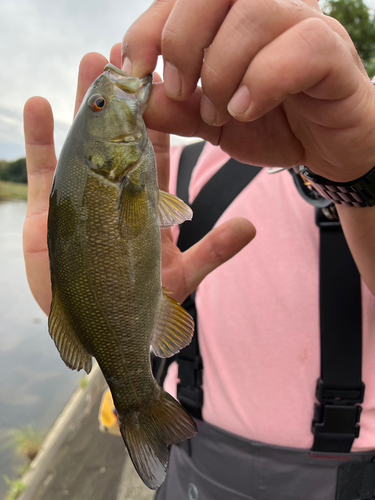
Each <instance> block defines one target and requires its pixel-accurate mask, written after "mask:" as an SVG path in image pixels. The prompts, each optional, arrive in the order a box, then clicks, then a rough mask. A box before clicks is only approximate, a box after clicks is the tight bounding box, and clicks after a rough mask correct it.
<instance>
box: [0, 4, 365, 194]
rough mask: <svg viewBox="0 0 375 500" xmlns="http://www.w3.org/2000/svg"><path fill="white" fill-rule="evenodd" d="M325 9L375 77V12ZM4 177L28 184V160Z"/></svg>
mask: <svg viewBox="0 0 375 500" xmlns="http://www.w3.org/2000/svg"><path fill="white" fill-rule="evenodd" d="M322 3H323V5H322V7H323V12H324V13H325V14H327V15H329V16H332V17H334V18H335V19H337V20H338V21H339V22H340V23H341V24H342V25H343V26H344V27H345V28H346V30H347V32H348V33H349V35H350V37H351V39H352V40H353V42H354V45H355V46H356V49H357V51H358V53H359V55H360V57H361V59H362V62H363V64H364V66H365V68H366V71H367V74H368V76H369V77H370V78H374V77H375V19H374V17H375V16H374V11H373V10H371V9H369V8H368V7H367V5H366V4H365V3H364V1H363V0H324V1H323V2H322ZM0 180H2V181H11V182H20V183H23V184H27V174H26V159H25V158H20V159H19V160H16V161H12V162H7V161H4V160H3V161H1V160H0Z"/></svg>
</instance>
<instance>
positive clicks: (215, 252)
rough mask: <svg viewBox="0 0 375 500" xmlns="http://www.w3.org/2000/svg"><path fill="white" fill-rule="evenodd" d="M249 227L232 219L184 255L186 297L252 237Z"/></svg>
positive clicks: (240, 218) (253, 228) (239, 219)
mask: <svg viewBox="0 0 375 500" xmlns="http://www.w3.org/2000/svg"><path fill="white" fill-rule="evenodd" d="M255 234H256V230H255V227H254V226H253V224H252V223H251V222H250V221H249V220H247V219H244V218H242V217H236V218H234V219H231V220H229V221H227V222H224V223H223V224H221V225H220V226H218V227H216V228H214V229H213V230H212V231H210V232H209V233H208V234H207V235H206V236H205V237H204V238H202V239H201V240H200V241H199V242H198V243H196V244H195V245H194V246H192V247H191V248H189V250H187V251H186V252H185V253H184V254H183V258H184V269H185V276H186V296H188V295H190V294H191V293H192V292H194V290H195V289H196V288H197V287H198V285H199V284H200V283H201V281H202V280H203V279H204V278H205V277H206V276H207V275H208V274H209V273H211V272H212V271H213V270H214V269H216V268H217V267H219V266H220V265H221V264H224V262H226V261H228V260H229V259H231V258H232V257H233V256H234V255H236V254H237V253H238V252H239V251H240V250H242V249H243V248H244V247H245V246H246V245H247V244H248V243H250V241H251V240H252V239H253V238H254V237H255Z"/></svg>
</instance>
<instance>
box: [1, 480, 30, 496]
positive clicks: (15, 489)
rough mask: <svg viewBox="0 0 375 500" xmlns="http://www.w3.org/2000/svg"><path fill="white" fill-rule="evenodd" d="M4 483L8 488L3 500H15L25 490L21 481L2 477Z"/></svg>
mask: <svg viewBox="0 0 375 500" xmlns="http://www.w3.org/2000/svg"><path fill="white" fill-rule="evenodd" d="M4 481H5V482H6V483H7V485H8V486H9V491H8V493H7V496H6V497H5V500H16V499H17V498H18V497H19V496H20V494H21V493H22V492H23V491H24V489H25V488H26V485H25V484H24V483H23V482H22V481H21V479H9V477H7V476H4Z"/></svg>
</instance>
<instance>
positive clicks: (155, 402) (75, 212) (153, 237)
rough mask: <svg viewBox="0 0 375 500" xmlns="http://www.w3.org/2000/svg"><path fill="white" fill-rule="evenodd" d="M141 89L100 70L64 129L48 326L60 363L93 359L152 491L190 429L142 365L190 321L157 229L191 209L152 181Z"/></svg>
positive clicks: (51, 222) (175, 344) (51, 241)
mask: <svg viewBox="0 0 375 500" xmlns="http://www.w3.org/2000/svg"><path fill="white" fill-rule="evenodd" d="M151 85H152V76H151V75H148V76H146V77H145V78H143V79H141V80H140V79H138V78H134V77H131V76H129V75H127V74H126V73H123V72H122V71H120V70H119V69H117V68H115V67H114V66H112V65H108V66H106V68H105V69H104V72H103V74H102V75H100V76H99V77H98V78H97V79H96V80H95V82H94V83H93V84H92V86H91V87H90V88H89V90H88V92H87V94H86V96H85V98H84V100H83V102H82V105H81V108H80V110H79V112H78V114H77V116H76V118H75V120H74V122H73V124H72V127H71V129H70V131H69V133H68V136H67V139H66V141H65V143H64V146H63V149H62V151H61V154H60V158H59V161H58V165H57V168H56V172H55V176H54V180H53V185H52V190H51V196H50V208H49V216H48V249H49V258H50V269H51V282H52V304H51V311H50V315H49V322H48V323H49V332H50V335H51V337H52V339H53V340H54V342H55V345H56V347H57V349H58V350H59V352H60V355H61V358H62V359H63V361H64V362H65V364H66V365H67V366H68V367H69V368H71V369H75V370H80V369H82V368H83V369H84V370H85V371H86V372H87V373H89V372H90V370H91V366H92V357H95V358H96V360H97V362H98V364H99V366H100V368H101V371H102V372H103V375H104V377H105V379H106V381H107V383H108V386H109V388H110V390H111V393H112V396H113V401H114V404H115V407H116V410H117V415H118V421H119V426H120V430H121V434H122V437H123V439H124V442H125V445H126V447H127V449H128V452H129V455H130V457H131V459H132V461H133V464H134V466H135V468H136V470H137V472H138V474H139V475H140V477H141V479H142V480H143V481H144V483H145V484H146V485H147V486H148V487H149V488H151V489H156V488H158V487H159V486H160V485H161V484H162V482H163V481H164V478H165V475H166V471H167V468H168V461H169V448H170V446H171V445H172V444H174V443H179V442H181V441H184V440H185V439H188V438H190V437H192V436H193V435H195V434H196V425H195V423H194V421H193V419H192V418H191V417H190V415H189V414H188V413H187V412H186V411H185V410H184V409H183V408H182V407H181V406H180V404H179V403H178V402H177V401H175V400H174V399H173V398H172V397H171V396H170V395H169V394H167V393H166V392H165V391H164V390H163V389H162V388H161V387H159V385H158V384H157V383H156V381H155V380H154V378H153V375H152V372H151V366H150V346H152V349H153V351H154V353H155V354H156V355H157V356H160V357H169V356H172V355H173V354H175V353H176V352H178V351H179V350H180V349H182V348H183V347H185V346H186V345H188V344H189V343H190V341H191V337H192V334H193V326H194V325H193V320H192V318H191V317H190V316H189V314H188V313H187V312H186V311H185V310H184V309H183V308H182V307H181V306H180V305H179V304H178V303H177V302H176V301H174V300H173V299H172V298H171V297H170V293H169V292H168V291H167V290H166V289H165V288H163V287H162V285H161V241H160V229H162V228H167V227H171V226H172V225H174V224H179V223H181V222H183V221H184V220H187V219H191V216H192V213H191V210H190V208H189V207H187V205H185V204H184V203H183V202H182V201H181V200H180V199H178V198H177V197H175V196H173V195H171V194H169V193H166V192H163V191H161V190H159V188H158V184H157V172H156V165H155V155H154V151H153V148H152V144H151V142H150V140H149V138H148V135H147V129H146V127H145V124H144V121H143V117H142V115H143V112H144V110H145V109H146V106H147V102H148V98H149V95H150V91H151Z"/></svg>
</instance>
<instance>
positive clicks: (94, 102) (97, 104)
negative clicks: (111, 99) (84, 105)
mask: <svg viewBox="0 0 375 500" xmlns="http://www.w3.org/2000/svg"><path fill="white" fill-rule="evenodd" d="M89 106H90V108H91V109H92V111H95V113H98V112H99V111H103V109H105V107H106V106H107V100H106V99H105V97H103V96H102V95H98V94H96V95H93V96H92V97H91V99H90V103H89Z"/></svg>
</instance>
